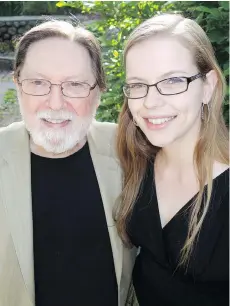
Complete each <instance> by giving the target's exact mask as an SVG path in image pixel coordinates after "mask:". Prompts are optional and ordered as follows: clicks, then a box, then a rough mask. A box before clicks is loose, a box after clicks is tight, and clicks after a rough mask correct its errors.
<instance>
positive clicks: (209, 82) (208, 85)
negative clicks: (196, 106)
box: [203, 70, 218, 104]
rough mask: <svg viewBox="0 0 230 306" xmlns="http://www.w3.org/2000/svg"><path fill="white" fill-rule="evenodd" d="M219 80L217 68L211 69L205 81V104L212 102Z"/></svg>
mask: <svg viewBox="0 0 230 306" xmlns="http://www.w3.org/2000/svg"><path fill="white" fill-rule="evenodd" d="M217 81H218V79H217V74H216V71H215V70H211V71H209V72H208V73H207V74H206V79H205V81H204V96H203V103H204V104H208V103H209V102H210V100H211V97H212V95H213V92H214V89H215V87H216V84H217Z"/></svg>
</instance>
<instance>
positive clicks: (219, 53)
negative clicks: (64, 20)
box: [0, 1, 229, 125]
mask: <svg viewBox="0 0 230 306" xmlns="http://www.w3.org/2000/svg"><path fill="white" fill-rule="evenodd" d="M0 12H1V15H4V16H6V15H7V14H8V15H15V14H16V15H40V14H48V15H58V14H64V15H65V14H71V15H72V19H73V20H74V15H75V14H79V13H81V14H86V15H95V14H97V15H99V16H100V18H99V19H97V20H93V21H92V22H90V23H87V24H86V25H85V27H86V28H87V29H89V30H90V31H92V32H93V33H94V34H95V35H96V37H97V38H98V39H99V41H100V43H101V46H102V51H103V63H104V67H105V72H106V77H107V88H108V90H107V92H105V93H104V94H103V95H102V101H101V105H100V107H99V110H98V113H97V119H98V120H100V121H111V122H116V120H117V117H118V114H119V112H120V109H121V105H122V103H123V93H122V85H123V83H124V68H123V64H122V52H123V45H124V41H125V40H126V38H127V36H128V35H129V33H130V32H131V31H132V30H133V29H134V28H135V27H136V26H137V25H139V24H140V23H141V22H143V21H144V20H146V19H148V18H150V17H152V16H154V15H155V14H159V13H162V12H163V13H165V12H175V13H182V14H183V15H184V16H186V17H190V18H192V19H194V20H196V21H197V22H198V23H199V24H200V25H201V27H202V28H203V29H204V30H205V32H206V33H207V35H208V36H209V38H210V40H211V42H212V44H213V47H214V50H215V53H216V57H217V60H218V62H219V64H220V66H221V68H222V70H223V73H224V75H225V77H226V80H227V84H228V85H229V1H169V2H167V1H67V2H65V1H61V2H52V1H48V2H40V1H39V2H35V1H28V2H23V1H20V2H16V1H15V2H12V1H10V2H0ZM76 23H78V21H77V19H76ZM223 103H224V105H223V112H224V117H225V121H226V124H227V125H229V86H228V88H227V93H226V98H225V101H224V102H223Z"/></svg>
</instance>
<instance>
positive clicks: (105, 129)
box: [91, 121, 117, 137]
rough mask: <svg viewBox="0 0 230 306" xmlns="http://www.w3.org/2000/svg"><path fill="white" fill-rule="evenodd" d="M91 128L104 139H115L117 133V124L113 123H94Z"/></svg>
mask: <svg viewBox="0 0 230 306" xmlns="http://www.w3.org/2000/svg"><path fill="white" fill-rule="evenodd" d="M91 128H92V129H94V131H95V132H96V133H99V134H100V135H101V136H102V137H113V136H114V135H115V134H116V131H117V124H116V123H112V122H99V121H94V122H93V123H92V127H91Z"/></svg>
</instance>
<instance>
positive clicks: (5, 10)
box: [0, 1, 22, 16]
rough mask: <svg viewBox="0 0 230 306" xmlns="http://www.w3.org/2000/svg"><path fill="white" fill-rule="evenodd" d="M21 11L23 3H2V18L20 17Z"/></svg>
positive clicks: (0, 2)
mask: <svg viewBox="0 0 230 306" xmlns="http://www.w3.org/2000/svg"><path fill="white" fill-rule="evenodd" d="M21 10H22V2H21V1H0V16H15V15H20V12H21Z"/></svg>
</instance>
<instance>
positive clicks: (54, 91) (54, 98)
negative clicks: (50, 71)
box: [48, 84, 64, 110]
mask: <svg viewBox="0 0 230 306" xmlns="http://www.w3.org/2000/svg"><path fill="white" fill-rule="evenodd" d="M48 103H49V107H50V108H51V109H53V110H59V109H61V108H62V107H63V104H64V97H63V94H62V90H61V86H59V85H56V84H54V85H52V86H51V89H50V93H49V99H48Z"/></svg>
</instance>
